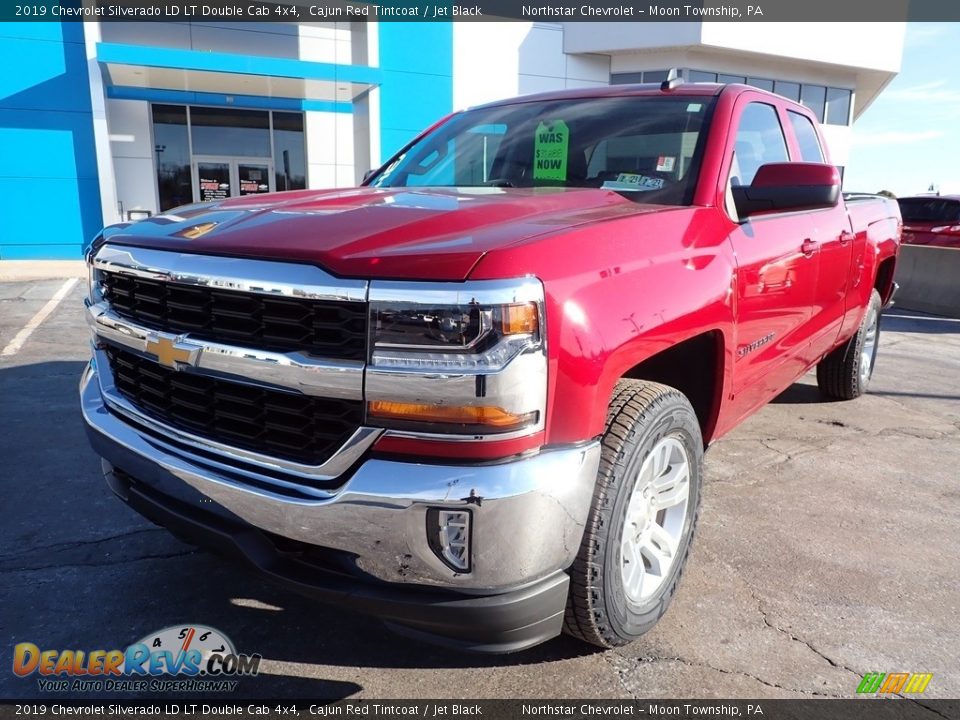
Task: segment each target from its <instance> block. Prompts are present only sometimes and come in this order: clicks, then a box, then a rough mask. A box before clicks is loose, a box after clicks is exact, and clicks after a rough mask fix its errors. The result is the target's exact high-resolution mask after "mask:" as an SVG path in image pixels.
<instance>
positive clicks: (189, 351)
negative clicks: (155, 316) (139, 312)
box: [144, 333, 200, 370]
mask: <svg viewBox="0 0 960 720" xmlns="http://www.w3.org/2000/svg"><path fill="white" fill-rule="evenodd" d="M144 349H145V350H146V351H147V352H148V353H150V354H151V355H155V356H156V358H157V362H158V363H160V364H161V365H163V366H165V367H168V368H172V369H173V370H179V369H180V366H181V365H196V364H197V360H199V359H200V346H199V345H194V344H193V343H191V342H186V341H184V340H182V339H181V338H180V337H178V336H176V335H160V334H155V333H151V334H150V335H149V336H147V343H146V346H145V348H144Z"/></svg>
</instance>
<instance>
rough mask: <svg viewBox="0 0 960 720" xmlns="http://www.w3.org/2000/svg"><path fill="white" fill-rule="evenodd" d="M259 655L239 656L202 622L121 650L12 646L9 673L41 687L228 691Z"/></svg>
mask: <svg viewBox="0 0 960 720" xmlns="http://www.w3.org/2000/svg"><path fill="white" fill-rule="evenodd" d="M260 660H261V657H260V655H243V654H240V653H238V652H237V651H236V648H235V647H234V645H233V642H231V640H230V638H228V637H227V636H226V635H225V634H223V633H222V632H220V631H219V630H216V629H214V628H211V627H206V626H203V625H175V626H171V627H168V628H164V629H163V630H160V631H159V632H156V633H150V634H149V635H147V636H146V637H144V638H142V639H141V640H139V641H138V642H135V643H133V644H132V645H130V646H128V647H127V648H126V649H125V650H119V649H117V650H41V649H40V648H39V647H38V646H37V645H35V644H33V643H29V642H24V643H19V644H18V645H16V646H15V647H14V649H13V672H14V674H16V675H18V676H20V677H23V678H26V677H31V676H33V675H37V676H39V677H38V678H37V683H38V687H39V689H40V691H42V692H144V691H149V692H191V691H196V692H231V691H233V690H235V689H236V687H237V685H238V684H239V683H238V681H237V680H236V679H235V678H238V677H244V676H246V677H252V676H255V675H256V674H257V673H258V672H259V670H260Z"/></svg>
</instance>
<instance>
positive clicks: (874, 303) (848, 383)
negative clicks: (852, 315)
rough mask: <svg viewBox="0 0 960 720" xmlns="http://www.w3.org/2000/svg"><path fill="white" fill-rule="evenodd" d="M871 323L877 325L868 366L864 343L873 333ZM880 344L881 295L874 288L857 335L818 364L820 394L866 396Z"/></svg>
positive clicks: (842, 397) (848, 397) (850, 397)
mask: <svg viewBox="0 0 960 720" xmlns="http://www.w3.org/2000/svg"><path fill="white" fill-rule="evenodd" d="M871 323H873V324H874V335H873V347H872V350H871V351H870V352H869V363H868V364H867V366H866V367H864V365H863V363H862V359H863V354H864V344H865V343H866V341H867V338H868V337H869V335H870V327H871ZM879 347H880V294H879V293H878V292H877V291H876V290H873V291H872V292H871V293H870V302H869V303H868V304H867V310H866V312H865V313H864V314H863V320H861V321H860V327H859V328H857V332H856V334H855V335H854V336H853V337H852V338H850V339H849V340H847V342H845V343H844V344H843V345H841V346H840V347H838V348H837V349H836V350H833V351H832V352H831V353H830V354H829V355H827V356H826V357H825V358H824V359H823V360H821V361H820V364H819V365H817V386H818V387H819V388H820V394H821V395H823V396H824V397H825V398H827V399H830V400H853V399H854V398H858V397H860V396H861V395H863V394H864V393H865V392H866V391H867V386H868V385H869V384H870V378H871V377H873V366H874V365H875V364H876V362H877V349H878V348H879Z"/></svg>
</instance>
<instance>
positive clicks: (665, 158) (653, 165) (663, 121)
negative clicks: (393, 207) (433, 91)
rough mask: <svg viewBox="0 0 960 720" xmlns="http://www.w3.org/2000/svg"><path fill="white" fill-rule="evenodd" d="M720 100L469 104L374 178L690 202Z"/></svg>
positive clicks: (382, 182)
mask: <svg viewBox="0 0 960 720" xmlns="http://www.w3.org/2000/svg"><path fill="white" fill-rule="evenodd" d="M712 104H713V98H712V97H689V96H687V97H642V96H640V97H615V98H577V99H569V100H552V101H543V102H529V103H517V104H515V105H503V106H498V107H491V108H480V109H477V110H469V111H467V112H464V113H461V114H459V115H455V116H454V117H453V118H451V119H450V120H449V121H447V122H446V123H444V124H443V125H441V126H440V127H438V128H437V129H435V130H434V131H433V132H431V133H429V134H428V135H426V136H425V137H423V138H422V139H421V140H420V141H419V142H417V143H415V144H414V145H412V146H411V147H409V148H407V149H406V150H405V151H402V152H401V153H400V154H398V155H397V156H396V157H394V158H393V159H392V160H391V161H390V162H389V163H388V164H387V165H386V166H385V167H384V169H383V170H382V171H381V172H380V173H379V174H378V175H376V176H375V177H374V178H373V180H372V181H371V182H370V185H372V186H375V187H478V186H488V187H518V188H519V187H570V188H605V189H609V190H614V191H616V192H620V193H622V194H623V195H625V196H626V197H630V198H633V199H636V200H637V201H639V202H651V203H663V204H670V205H689V204H690V203H691V202H692V199H693V192H694V189H695V187H696V180H697V171H698V169H699V165H700V156H701V155H702V153H703V144H704V141H705V139H706V135H707V132H706V131H707V127H708V124H709V115H710V111H711V109H712Z"/></svg>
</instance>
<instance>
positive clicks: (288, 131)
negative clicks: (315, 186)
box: [273, 112, 307, 191]
mask: <svg viewBox="0 0 960 720" xmlns="http://www.w3.org/2000/svg"><path fill="white" fill-rule="evenodd" d="M273 152H274V153H275V154H274V159H273V165H274V174H275V175H276V186H277V190H278V191H279V190H303V189H304V188H305V187H307V163H306V158H305V157H304V144H303V114H302V113H286V112H275V113H273Z"/></svg>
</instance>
